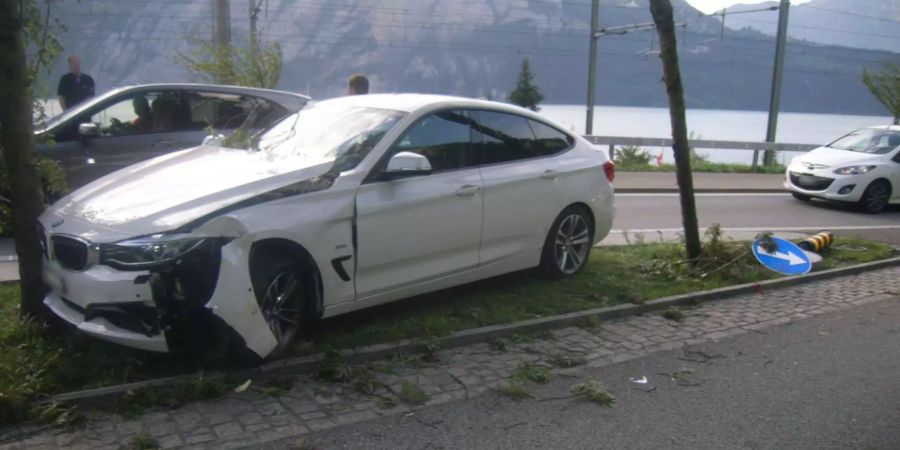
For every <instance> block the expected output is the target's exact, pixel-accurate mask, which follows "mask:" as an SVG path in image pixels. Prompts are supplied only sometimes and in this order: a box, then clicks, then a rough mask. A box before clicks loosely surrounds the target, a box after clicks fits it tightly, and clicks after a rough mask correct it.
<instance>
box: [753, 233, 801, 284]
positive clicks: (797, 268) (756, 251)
mask: <svg viewBox="0 0 900 450" xmlns="http://www.w3.org/2000/svg"><path fill="white" fill-rule="evenodd" d="M772 240H773V241H775V243H776V244H777V247H776V248H775V251H774V252H772V253H769V252H767V251H766V249H764V248H763V247H762V245H761V244H760V241H759V240H758V239H757V240H755V241H753V256H756V260H757V261H759V262H760V264H762V265H764V266H766V267H768V268H769V269H772V270H774V271H776V272H779V273H783V274H785V275H802V274H804V273H807V272H809V270H810V269H812V263H811V262H809V257H808V256H806V254H805V253H803V250H802V249H801V248H800V247H798V246H797V245H796V244H794V243H793V242H791V241H787V240H784V239H781V238H777V237H773V238H772Z"/></svg>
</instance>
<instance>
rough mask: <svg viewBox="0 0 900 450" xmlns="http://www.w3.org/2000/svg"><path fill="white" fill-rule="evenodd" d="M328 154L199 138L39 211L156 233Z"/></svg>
mask: <svg viewBox="0 0 900 450" xmlns="http://www.w3.org/2000/svg"><path fill="white" fill-rule="evenodd" d="M333 161H334V160H333V158H330V159H319V160H310V159H308V158H301V157H298V156H294V155H273V154H271V153H267V152H264V151H247V150H240V149H229V148H223V147H217V146H200V147H197V148H194V149H189V150H184V151H181V152H176V153H170V154H168V155H164V156H160V157H158V158H154V159H151V160H149V161H145V162H142V163H139V164H135V165H133V166H130V167H127V168H125V169H122V170H119V171H117V172H114V173H112V174H110V175H107V176H105V177H103V178H100V179H99V180H96V181H94V182H92V183H90V184H88V185H87V186H84V187H83V188H81V189H79V190H77V191H75V192H73V193H71V194H70V195H68V196H66V197H65V198H63V199H61V200H60V201H58V202H57V203H56V204H54V206H53V207H52V208H50V209H49V210H48V211H47V212H46V213H45V218H47V219H49V218H51V217H52V218H53V219H54V220H56V219H57V218H61V219H64V220H66V221H67V222H68V221H73V222H78V223H80V225H81V226H79V227H78V228H79V230H78V231H86V230H85V225H89V226H95V227H97V228H99V229H104V230H107V231H109V232H112V234H122V235H132V236H134V235H144V234H153V233H159V232H163V231H169V230H172V229H175V228H178V227H179V226H182V225H184V224H186V223H188V222H190V221H192V220H195V219H197V218H200V217H202V216H204V215H207V214H209V213H212V212H214V211H217V210H219V209H221V208H224V207H227V206H229V205H232V204H234V203H237V202H239V201H242V200H246V199H248V198H250V197H254V196H256V195H259V194H262V193H265V192H269V191H272V190H274V189H278V188H280V187H284V186H287V185H290V184H293V183H296V182H299V181H303V180H308V179H310V178H313V177H316V176H320V175H322V174H324V173H326V172H327V171H328V170H329V169H330V168H331V167H332V165H333ZM42 221H44V220H42ZM64 228H68V227H64ZM88 228H90V227H88ZM73 231H75V230H73ZM97 231H99V230H97ZM78 234H80V235H81V234H82V233H81V232H79V233H78ZM90 234H94V235H97V234H106V233H102V232H100V233H90Z"/></svg>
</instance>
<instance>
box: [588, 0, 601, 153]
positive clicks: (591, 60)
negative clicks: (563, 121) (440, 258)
mask: <svg viewBox="0 0 900 450" xmlns="http://www.w3.org/2000/svg"><path fill="white" fill-rule="evenodd" d="M599 22H600V0H593V2H591V33H590V40H591V41H590V42H591V43H590V50H589V51H590V54H589V55H588V92H587V119H586V122H585V124H584V134H587V135H590V134H593V132H594V88H595V86H594V85H595V82H596V78H597V39H598V38H599V36H597V34H596V33H597V27H598V26H599Z"/></svg>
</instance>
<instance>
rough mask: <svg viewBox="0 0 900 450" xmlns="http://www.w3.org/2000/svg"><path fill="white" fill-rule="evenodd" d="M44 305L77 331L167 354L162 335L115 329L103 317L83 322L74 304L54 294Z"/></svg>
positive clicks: (166, 346)
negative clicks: (148, 334)
mask: <svg viewBox="0 0 900 450" xmlns="http://www.w3.org/2000/svg"><path fill="white" fill-rule="evenodd" d="M44 304H45V305H47V307H48V308H50V310H51V311H53V313H54V314H56V315H57V316H59V317H60V318H62V319H63V320H65V321H66V322H69V323H71V324H72V325H74V326H75V327H76V328H78V330H79V331H82V332H84V333H86V334H89V335H91V336H94V337H96V338H99V339H103V340H105V341H109V342H112V343H115V344H120V345H126V346H128V347H134V348H137V349H141V350H149V351H152V352H161V353H168V352H169V346H168V344H167V343H166V338H165V336H164V335H163V334H162V333H158V334H156V335H152V336H147V335H145V334H141V333H135V332H133V331H129V330H126V329H124V328H121V327H117V326H115V325H113V324H112V323H110V322H109V321H108V320H106V319H105V318H103V317H96V318H92V319H91V320H85V315H84V313H83V312H82V311H80V310H79V309H78V308H77V307H76V306H75V305H74V304H72V303H71V302H67V301H66V300H64V299H63V298H62V297H59V296H58V295H56V294H52V293H51V294H49V295H47V296H46V297H45V298H44Z"/></svg>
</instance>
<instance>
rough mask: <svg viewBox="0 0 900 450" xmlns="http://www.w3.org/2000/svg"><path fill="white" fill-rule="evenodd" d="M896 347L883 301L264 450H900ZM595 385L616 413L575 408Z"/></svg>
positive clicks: (890, 305)
mask: <svg viewBox="0 0 900 450" xmlns="http://www.w3.org/2000/svg"><path fill="white" fill-rule="evenodd" d="M898 343H900V301H898V300H896V299H895V300H885V301H881V302H878V303H873V304H868V305H864V306H860V307H856V308H853V309H850V310H845V311H843V312H838V313H831V314H826V315H821V316H817V317H815V318H813V319H809V320H804V321H800V322H795V323H792V324H789V325H783V326H779V327H773V328H769V329H766V330H763V331H761V332H759V333H747V334H743V335H740V336H737V337H735V338H731V339H726V340H723V341H720V342H718V343H714V344H706V345H703V346H700V347H694V348H693V349H694V350H700V351H702V354H701V353H687V354H686V353H684V350H675V351H671V352H662V353H656V354H652V355H650V356H647V357H645V358H642V359H638V360H632V361H629V362H625V363H620V364H617V365H612V366H608V367H605V368H601V369H586V370H584V371H582V372H580V373H578V375H577V376H576V377H573V378H561V377H557V378H556V379H555V380H554V381H552V382H551V383H549V384H547V385H544V386H541V387H539V388H536V389H534V390H533V391H532V393H533V394H534V395H535V397H536V398H534V399H530V400H526V401H524V402H522V403H516V402H514V401H512V400H510V399H507V398H504V397H501V396H499V395H498V394H494V393H488V394H485V395H483V396H481V397H478V398H476V399H474V400H469V401H460V402H453V403H448V404H444V405H440V406H435V407H429V408H424V409H421V410H418V411H416V412H415V413H413V414H408V415H403V416H394V417H384V418H381V419H377V420H374V421H370V422H364V423H358V424H353V425H348V426H344V427H339V428H334V429H331V430H327V431H324V432H319V433H313V434H311V435H308V436H307V437H306V438H303V440H302V442H304V443H305V445H306V446H304V447H301V446H300V445H298V441H297V440H296V439H292V440H286V441H282V442H278V443H274V444H269V445H266V446H263V447H259V448H265V449H289V448H319V449H323V450H331V449H344V448H346V449H421V450H424V449H600V448H611V449H660V448H666V449H763V448H766V449H768V448H772V449H782V448H791V449H815V450H823V449H872V450H880V449H885V450H887V449H896V448H897V443H898V442H900V380H898V375H900V345H897V344H898ZM704 355H705V356H704ZM686 370H689V371H692V372H690V373H689V372H686ZM679 371H680V373H681V375H680V376H679V378H678V379H679V380H681V381H680V382H678V381H673V380H672V378H670V377H669V376H668V375H664V374H672V373H676V372H679ZM642 376H646V377H647V378H648V380H649V383H648V384H646V385H637V384H634V383H632V382H630V381H629V379H630V378H632V377H642ZM585 379H596V380H602V382H603V383H604V384H605V385H606V386H607V387H608V390H609V391H610V392H611V393H612V394H613V395H615V396H616V397H617V399H618V402H617V404H616V405H615V406H614V407H612V408H604V407H601V406H598V405H596V404H593V403H589V402H585V401H581V400H578V399H573V398H571V397H570V393H569V390H570V387H571V386H572V385H573V384H575V383H579V382H582V381H583V380H585Z"/></svg>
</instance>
